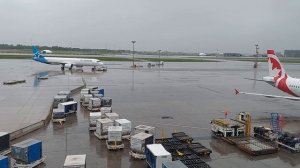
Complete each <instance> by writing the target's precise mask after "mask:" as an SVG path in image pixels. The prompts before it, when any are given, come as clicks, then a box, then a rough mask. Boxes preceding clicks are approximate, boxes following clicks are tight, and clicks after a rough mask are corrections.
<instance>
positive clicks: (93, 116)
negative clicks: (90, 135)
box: [89, 112, 101, 131]
mask: <svg viewBox="0 0 300 168" xmlns="http://www.w3.org/2000/svg"><path fill="white" fill-rule="evenodd" d="M97 119H101V112H95V113H90V119H89V120H90V126H89V130H90V131H92V130H96V122H97Z"/></svg>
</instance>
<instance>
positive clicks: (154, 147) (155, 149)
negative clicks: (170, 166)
mask: <svg viewBox="0 0 300 168" xmlns="http://www.w3.org/2000/svg"><path fill="white" fill-rule="evenodd" d="M145 153H146V162H147V165H148V167H150V168H162V163H163V162H171V161H172V156H171V153H169V152H168V151H166V150H165V148H164V147H163V146H162V145H161V144H150V145H147V146H146V150H145Z"/></svg>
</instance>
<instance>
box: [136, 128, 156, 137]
mask: <svg viewBox="0 0 300 168" xmlns="http://www.w3.org/2000/svg"><path fill="white" fill-rule="evenodd" d="M133 132H134V134H137V133H140V132H144V133H147V134H152V135H154V136H155V127H152V126H148V125H138V126H136V127H135V128H134V131H133Z"/></svg>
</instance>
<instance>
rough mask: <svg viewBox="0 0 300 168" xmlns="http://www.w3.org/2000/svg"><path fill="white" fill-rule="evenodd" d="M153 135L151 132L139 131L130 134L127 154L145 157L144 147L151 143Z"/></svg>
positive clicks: (140, 157)
mask: <svg viewBox="0 0 300 168" xmlns="http://www.w3.org/2000/svg"><path fill="white" fill-rule="evenodd" d="M153 142H154V137H153V135H152V134H147V133H144V132H140V133H138V134H135V135H133V136H131V139H130V149H131V151H130V152H129V154H130V155H131V156H132V157H134V158H139V159H145V158H146V155H145V148H146V145H149V144H153Z"/></svg>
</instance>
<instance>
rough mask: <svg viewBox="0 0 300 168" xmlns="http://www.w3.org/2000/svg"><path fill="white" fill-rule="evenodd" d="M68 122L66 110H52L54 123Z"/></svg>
mask: <svg viewBox="0 0 300 168" xmlns="http://www.w3.org/2000/svg"><path fill="white" fill-rule="evenodd" d="M62 121H66V113H65V110H64V109H53V110H52V122H62Z"/></svg>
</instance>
